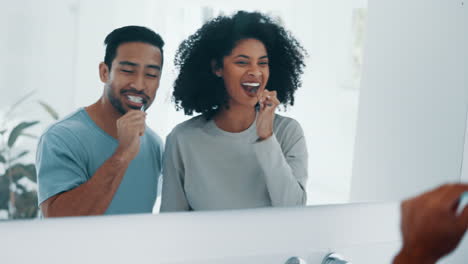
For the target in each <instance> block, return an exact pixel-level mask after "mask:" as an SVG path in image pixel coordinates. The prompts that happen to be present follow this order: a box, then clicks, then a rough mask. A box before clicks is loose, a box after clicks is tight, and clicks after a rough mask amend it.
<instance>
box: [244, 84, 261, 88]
mask: <svg viewBox="0 0 468 264" xmlns="http://www.w3.org/2000/svg"><path fill="white" fill-rule="evenodd" d="M242 85H245V86H252V87H258V86H260V83H242Z"/></svg>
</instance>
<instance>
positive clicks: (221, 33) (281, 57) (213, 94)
mask: <svg viewBox="0 0 468 264" xmlns="http://www.w3.org/2000/svg"><path fill="white" fill-rule="evenodd" d="M247 38H253V39H257V40H259V41H261V42H262V43H263V44H264V45H265V48H266V50H267V53H268V59H269V68H270V77H269V80H268V83H267V85H266V89H268V90H270V91H276V92H277V97H278V100H279V101H280V102H281V104H283V105H284V106H285V107H286V106H287V105H293V104H294V92H295V91H296V90H297V88H298V87H300V86H301V79H300V77H301V75H302V73H303V68H304V67H305V63H304V57H305V56H306V55H307V52H306V50H305V49H304V48H303V47H302V46H301V45H300V43H299V42H298V41H297V40H296V39H295V38H294V37H293V36H292V35H291V33H290V32H288V31H286V30H285V29H284V28H283V27H282V26H280V25H279V24H278V23H276V22H275V21H273V19H272V18H270V17H268V16H267V15H264V14H262V13H258V12H245V11H238V12H237V13H236V14H234V15H233V16H230V17H227V16H219V17H216V18H214V19H213V20H211V21H208V22H207V23H206V24H204V25H203V26H202V27H201V28H200V29H199V30H198V31H197V32H195V34H193V35H191V36H189V37H188V38H187V39H186V40H184V41H183V42H182V43H181V44H180V46H179V48H178V50H177V53H176V57H175V60H174V63H175V66H176V68H177V69H178V70H179V75H178V76H177V79H176V80H175V82H174V91H173V94H172V95H173V101H174V102H175V104H176V109H177V110H181V109H183V110H184V113H185V114H186V115H193V112H198V113H202V114H204V115H205V117H206V118H207V119H211V118H212V117H213V116H214V115H215V114H216V113H217V112H218V111H219V109H221V107H225V106H228V99H229V95H228V93H227V91H226V88H225V87H224V82H223V79H222V78H219V77H217V76H216V75H215V74H214V73H213V71H212V65H211V63H212V61H215V63H216V66H217V67H222V65H223V58H224V57H225V56H228V55H229V54H230V53H231V52H232V50H233V49H234V47H235V46H236V44H237V43H238V42H239V41H240V40H242V39H247Z"/></svg>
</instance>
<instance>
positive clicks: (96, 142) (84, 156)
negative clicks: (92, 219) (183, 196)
mask: <svg viewBox="0 0 468 264" xmlns="http://www.w3.org/2000/svg"><path fill="white" fill-rule="evenodd" d="M117 146H118V141H117V140H116V139H115V138H113V137H111V136H110V135H109V134H107V133H106V132H104V131H103V130H102V129H101V128H99V127H98V126H97V125H96V123H94V121H93V120H92V119H91V117H90V116H89V115H88V113H87V112H86V110H85V109H84V108H80V109H78V110H77V111H75V112H74V113H72V114H70V115H69V116H67V117H66V118H64V119H63V120H61V121H59V122H57V123H55V124H54V125H52V126H51V127H49V128H48V129H47V131H46V132H45V133H44V134H43V135H42V136H41V138H40V140H39V145H38V149H37V155H36V169H37V179H38V196H39V199H38V202H39V204H41V203H42V202H43V201H45V200H47V199H48V198H50V197H52V196H54V195H56V194H59V193H62V192H66V191H69V190H71V189H74V188H76V187H78V186H79V185H81V184H83V183H85V182H86V181H88V180H89V179H90V178H91V177H92V176H93V175H94V173H95V172H96V170H97V169H98V168H99V167H100V166H101V165H102V164H103V163H104V162H105V161H106V160H107V159H109V158H110V157H111V156H112V155H113V153H114V151H115V149H116V148H117ZM162 151H163V144H162V141H161V138H160V137H159V136H158V135H157V134H156V133H155V132H153V131H152V130H151V129H150V128H149V127H146V129H145V134H144V135H143V136H142V137H141V141H140V152H139V153H138V155H137V156H136V157H135V159H134V160H133V161H132V162H131V163H130V165H129V167H128V169H127V171H126V172H125V175H124V177H123V179H122V182H121V183H120V186H119V188H118V189H117V191H116V193H115V195H114V197H113V199H112V202H111V204H110V205H109V207H108V208H107V211H106V213H105V214H129V213H148V212H152V209H153V206H154V203H155V201H156V196H157V190H158V186H157V185H158V179H159V177H160V174H161V160H162ZM102 191H106V190H102Z"/></svg>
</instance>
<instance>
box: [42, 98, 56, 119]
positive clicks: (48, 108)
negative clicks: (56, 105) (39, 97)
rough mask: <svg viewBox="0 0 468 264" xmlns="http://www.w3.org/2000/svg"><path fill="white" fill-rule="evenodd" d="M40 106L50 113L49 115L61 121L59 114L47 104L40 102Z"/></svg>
mask: <svg viewBox="0 0 468 264" xmlns="http://www.w3.org/2000/svg"><path fill="white" fill-rule="evenodd" d="M39 104H40V105H41V106H42V107H43V108H44V109H45V110H46V111H47V113H49V115H50V116H51V117H52V118H53V119H55V120H57V119H59V115H58V114H57V112H56V111H55V110H54V109H53V108H52V107H51V106H50V105H48V104H47V103H45V102H43V101H39Z"/></svg>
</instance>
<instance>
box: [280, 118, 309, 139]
mask: <svg viewBox="0 0 468 264" xmlns="http://www.w3.org/2000/svg"><path fill="white" fill-rule="evenodd" d="M273 126H274V128H273V129H274V131H275V134H276V135H277V136H280V137H282V136H286V137H289V136H293V135H303V131H302V127H301V124H299V122H298V121H297V120H296V119H294V118H292V117H287V116H282V115H279V114H275V121H274V124H273Z"/></svg>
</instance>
